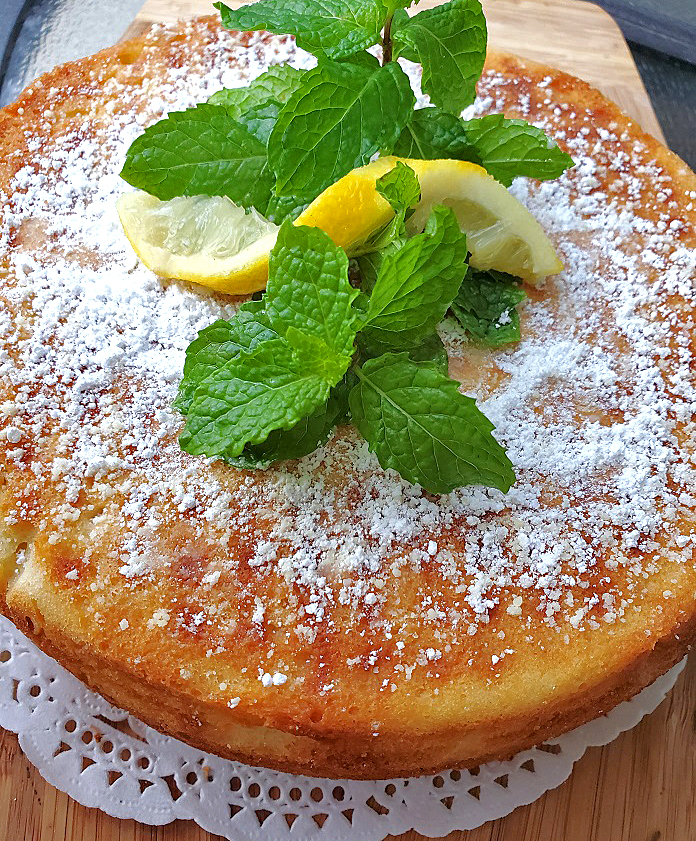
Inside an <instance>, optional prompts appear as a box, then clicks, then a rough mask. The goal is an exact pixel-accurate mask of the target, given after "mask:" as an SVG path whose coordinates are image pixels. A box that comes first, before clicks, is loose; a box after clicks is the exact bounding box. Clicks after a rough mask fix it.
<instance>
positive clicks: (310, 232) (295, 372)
mask: <svg viewBox="0 0 696 841" xmlns="http://www.w3.org/2000/svg"><path fill="white" fill-rule="evenodd" d="M405 178H406V179H408V176H406V174H405V173H403V172H401V173H399V174H398V175H397V177H395V179H394V181H390V180H387V182H386V183H387V185H389V184H390V183H391V184H393V185H394V184H396V183H402V184H404V183H406V181H404V179H405ZM396 192H397V193H398V194H399V196H401V195H404V196H405V197H404V199H403V203H404V204H405V203H407V202H409V201H410V200H412V199H413V198H414V197H415V191H414V190H412V191H411V192H410V193H409V194H404V193H402V191H400V190H398V191H396ZM399 200H400V199H399V198H398V197H396V198H395V202H396V203H398V201H399ZM395 254H396V257H395V258H394V260H393V261H390V260H389V259H387V260H385V262H384V264H383V269H382V271H381V272H380V276H379V278H378V282H377V284H376V285H375V289H374V290H373V292H372V295H371V296H370V298H369V299H368V301H367V304H366V309H365V307H364V306H363V307H362V308H358V307H357V306H356V304H357V299H358V297H359V295H360V294H361V293H359V291H358V290H357V289H354V288H353V287H352V286H351V285H350V283H349V281H348V259H347V257H346V255H345V252H343V250H342V249H340V248H337V247H336V246H335V245H334V244H333V243H332V242H331V240H330V239H329V237H328V236H327V235H326V234H325V233H323V232H322V231H320V230H318V229H317V228H307V227H299V226H295V225H291V224H289V223H287V222H286V223H285V224H284V225H283V226H282V228H281V229H280V232H279V235H278V241H277V243H276V245H275V247H274V248H273V251H272V252H271V259H270V264H269V283H268V288H267V291H266V294H265V295H264V297H263V299H262V300H261V301H254V302H252V303H249V304H246V305H244V306H243V307H242V308H241V309H240V311H239V312H238V314H237V316H236V318H234V319H232V321H231V322H224V321H218V322H215V324H213V325H211V327H209V328H207V329H206V330H204V331H201V333H200V334H199V336H198V338H197V339H196V340H195V341H194V342H192V344H191V346H190V348H189V351H188V355H187V360H186V366H185V372H184V380H183V381H182V385H181V388H180V393H179V398H178V399H177V403H176V405H177V407H178V408H179V409H180V410H181V411H182V412H183V413H185V414H186V416H187V417H186V425H185V427H184V430H183V432H182V433H181V436H180V444H181V447H182V448H183V449H184V450H186V451H187V452H190V453H192V454H195V455H202V454H204V455H208V456H220V457H222V458H224V459H226V460H228V461H230V462H231V463H233V464H235V465H236V466H238V467H263V466H267V465H269V464H271V463H273V462H275V461H277V460H282V459H287V458H299V457H301V456H302V455H306V454H307V453H308V452H311V451H312V450H313V449H315V448H316V447H317V446H319V445H320V444H321V443H323V442H325V441H326V440H327V438H328V436H329V435H330V434H331V430H332V429H333V427H334V425H335V424H336V423H338V422H340V421H341V420H343V419H344V418H345V417H346V412H347V405H348V406H349V409H350V414H351V416H352V419H353V422H354V423H355V424H356V426H357V427H358V429H359V430H360V432H361V433H362V434H363V435H364V436H365V438H366V439H367V440H368V442H369V444H370V447H371V448H372V449H373V450H374V452H375V454H376V455H377V458H378V459H379V461H380V463H381V464H382V465H383V466H384V467H393V468H395V469H397V470H399V472H400V473H401V475H402V476H404V478H406V479H408V480H409V481H411V482H415V483H418V484H420V485H422V487H423V488H425V489H426V490H428V491H430V492H432V493H445V492H448V491H449V490H452V489H453V488H454V487H458V486H459V485H462V484H471V483H479V482H483V483H484V484H488V485H490V486H492V487H498V488H501V489H504V490H506V489H507V487H509V484H510V482H511V481H512V479H511V478H510V477H511V475H512V473H511V468H510V466H509V462H508V461H507V457H506V456H505V454H504V451H503V450H502V448H501V447H500V445H499V444H498V442H497V441H496V440H495V439H494V438H493V436H492V435H491V432H492V429H493V427H492V424H491V423H490V422H489V421H488V420H486V418H485V417H484V416H483V415H482V414H481V413H480V411H479V410H478V409H477V408H476V406H475V403H474V401H473V400H472V399H471V398H468V397H464V396H463V395H461V394H460V393H459V391H458V388H457V383H456V382H454V381H453V380H450V379H449V378H448V377H447V373H446V354H444V353H443V350H444V348H443V347H442V343H441V341H440V339H439V337H438V336H437V334H436V333H435V331H434V327H435V326H436V324H437V323H438V322H439V321H440V320H441V319H442V317H443V315H444V312H445V310H446V309H447V308H448V307H449V306H450V304H451V303H452V299H453V298H454V296H455V295H456V294H457V290H458V289H459V287H460V284H461V277H462V275H463V274H466V271H467V263H466V257H467V251H466V238H465V235H464V234H462V233H461V231H460V230H459V227H458V225H457V224H456V218H455V216H454V214H453V213H452V211H451V210H449V209H448V208H444V207H437V208H435V209H434V210H433V214H432V218H431V221H430V222H429V224H428V227H427V228H426V231H425V232H424V233H423V234H420V235H417V236H415V237H413V238H411V239H410V240H408V241H407V242H406V244H405V245H404V246H402V247H401V249H400V250H399V251H397V252H395ZM399 255H401V256H399ZM363 297H365V296H364V293H363ZM393 347H407V348H408V352H404V353H401V354H393V353H391V352H389V351H390V350H391V348H393ZM385 351H386V352H385ZM370 356H372V357H373V358H372V359H370V358H369V357H370ZM349 368H350V370H348V369H349ZM346 372H348V375H347V376H346ZM403 436H406V437H407V438H408V442H409V443H408V445H407V446H404V444H403V440H402V439H403ZM399 440H401V441H402V443H401V444H398V445H397V442H398V441H399ZM453 454H454V455H453Z"/></svg>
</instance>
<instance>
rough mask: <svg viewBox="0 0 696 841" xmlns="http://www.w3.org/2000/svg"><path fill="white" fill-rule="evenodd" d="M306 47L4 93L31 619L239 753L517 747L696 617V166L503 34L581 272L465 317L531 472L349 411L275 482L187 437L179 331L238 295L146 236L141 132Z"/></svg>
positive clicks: (455, 347) (13, 447) (471, 353)
mask: <svg viewBox="0 0 696 841" xmlns="http://www.w3.org/2000/svg"><path fill="white" fill-rule="evenodd" d="M285 60H289V61H291V62H293V63H295V64H296V65H297V66H301V65H302V63H303V62H304V61H305V60H306V59H305V57H304V56H303V55H302V54H301V53H300V51H297V50H296V49H295V46H294V44H293V41H292V40H291V39H290V38H285V37H276V36H269V35H267V34H253V35H249V34H246V35H245V34H242V35H239V34H236V33H230V32H225V31H223V30H222V29H221V28H220V27H219V24H218V22H216V21H215V19H213V18H203V19H199V20H197V21H193V22H186V23H181V24H179V25H178V26H176V27H172V28H163V27H153V28H152V30H151V31H150V32H149V33H148V34H146V35H145V36H143V37H142V38H140V39H136V40H133V41H130V42H127V43H123V44H120V45H118V46H116V47H113V48H112V49H109V50H106V51H104V52H102V53H100V54H98V55H97V56H94V57H92V58H88V59H84V60H83V61H78V62H75V63H72V64H68V65H65V66H64V67H61V68H58V69H57V70H55V71H53V72H51V73H49V74H46V75H44V76H43V77H41V78H40V79H39V80H38V81H37V82H36V83H34V84H33V85H32V86H31V87H30V88H29V89H28V90H26V91H25V92H24V94H23V95H22V96H21V98H20V99H19V101H18V102H17V103H15V104H14V105H12V106H10V107H9V108H7V109H5V111H4V112H2V114H0V147H1V148H2V155H1V156H0V193H1V194H2V210H1V224H0V273H1V274H2V280H3V282H2V288H1V289H0V297H1V298H2V309H1V311H0V312H1V315H0V333H1V334H2V358H1V359H0V460H1V461H2V473H1V476H2V488H1V489H0V517H1V518H2V519H1V520H0V523H1V524H2V525H1V528H0V551H1V555H0V557H1V558H2V571H3V575H2V586H1V588H0V590H1V593H2V595H1V597H0V603H1V606H2V611H3V613H4V614H5V615H7V616H8V617H10V618H11V619H12V620H13V621H14V622H15V623H16V624H17V625H18V627H20V628H21V629H22V630H23V631H24V632H25V633H27V634H28V635H29V636H30V637H31V638H32V639H33V640H34V641H35V642H36V643H37V644H38V645H39V646H40V647H41V648H42V649H43V650H44V651H46V652H48V653H49V654H51V655H52V656H54V657H55V658H56V659H58V660H59V661H60V662H61V663H62V664H64V665H65V666H66V667H67V668H68V669H70V670H71V671H72V672H74V673H75V674H76V675H77V676H79V677H80V678H81V679H82V680H83V681H84V682H85V683H87V684H88V685H89V686H91V687H93V688H94V689H96V690H97V691H99V692H101V693H102V694H103V695H104V696H106V697H107V698H108V699H110V700H111V701H113V702H114V703H115V704H117V705H118V706H120V707H124V708H126V709H128V710H129V711H131V712H132V713H133V714H135V715H136V716H138V717H140V718H142V719H143V720H145V721H146V722H148V723H149V724H151V725H153V726H154V727H157V728H159V729H160V730H162V731H163V732H166V733H170V734H173V735H175V736H177V737H179V738H181V739H183V740H185V741H187V742H189V743H191V744H194V745H197V746H200V747H201V748H204V749H206V750H210V751H212V752H214V753H217V754H220V755H222V756H226V757H230V758H233V759H237V760H241V761H244V762H248V763H252V764H254V765H262V766H267V767H271V768H279V769H284V770H288V771H293V772H301V773H307V774H312V775H321V776H334V777H350V778H386V777H393V776H396V775H416V774H424V773H429V772H435V771H439V770H442V769H444V768H447V767H454V766H469V767H470V766H473V765H476V764H478V763H480V762H483V761H487V760H491V759H500V758H506V757H509V756H511V755H513V754H514V753H516V752H518V751H520V750H521V749H524V748H526V747H529V746H531V745H534V744H537V743H540V742H541V741H543V740H544V739H547V738H549V737H552V736H554V735H557V734H559V733H562V732H564V731H566V730H569V729H571V728H573V727H575V726H576V725H579V724H581V723H583V722H585V721H588V720H590V719H592V718H594V717H596V716H598V715H599V714H601V713H603V712H605V711H607V710H609V709H611V708H612V707H613V706H615V705H616V704H617V703H619V702H620V701H623V700H625V699H627V698H629V697H631V696H632V695H633V694H634V693H636V692H638V691H639V690H640V689H642V688H643V687H644V686H646V685H647V684H649V683H650V682H651V681H653V680H654V679H655V678H656V677H657V676H658V675H660V674H662V673H663V672H665V671H666V670H667V669H668V668H669V667H670V666H672V665H673V664H674V663H675V662H677V661H678V660H679V659H680V658H681V657H683V656H684V654H685V653H686V651H687V650H688V649H689V646H690V645H691V643H692V641H693V639H694V635H695V633H696V569H695V568H694V548H695V540H696V538H695V529H694V511H695V508H696V497H695V494H696V488H695V477H696V450H695V447H694V438H695V436H694V429H695V427H694V420H695V416H696V388H695V382H694V371H695V370H696V365H695V362H694V337H695V335H696V332H695V327H694V313H695V312H696V309H695V307H694V304H695V303H696V292H695V274H696V231H695V228H694V222H695V220H696V178H695V177H694V175H693V173H691V172H690V171H689V170H688V168H687V167H686V166H685V165H684V164H683V163H682V162H681V161H680V160H679V159H678V158H677V157H676V156H675V155H673V154H672V153H670V152H669V151H668V150H667V149H665V148H664V147H662V146H661V145H660V144H658V143H657V142H656V141H655V140H654V139H653V138H651V137H650V136H648V135H647V134H645V133H644V132H643V131H642V130H641V129H640V128H639V127H638V126H637V125H636V124H635V123H633V122H632V121H631V120H630V119H629V118H628V117H626V116H625V115H624V114H623V113H622V112H621V111H620V110H619V109H618V108H617V107H616V106H615V105H613V104H612V103H611V102H609V101H607V100H606V99H605V98H604V97H603V96H602V95H601V94H599V93H598V92H597V91H596V90H594V89H592V88H591V87H590V86H588V85H587V84H585V83H583V82H581V81H579V80H577V79H574V78H571V77H570V76H568V75H565V74H564V73H561V72H558V71H555V70H552V69H549V68H547V67H543V66H539V65H536V64H532V63H528V62H522V61H520V60H518V59H516V58H513V57H510V56H506V55H499V54H495V53H491V54H489V58H488V62H487V68H486V70H485V71H484V74H483V76H482V79H481V82H480V84H479V95H478V98H477V100H476V103H475V104H474V105H473V106H472V107H471V109H470V113H471V115H480V114H484V113H487V112H489V111H498V112H504V113H505V114H506V115H508V116H511V117H522V118H524V119H527V120H529V121H530V122H532V123H534V124H536V125H539V126H542V127H543V128H544V129H545V130H546V131H547V132H548V133H549V134H550V135H551V136H552V137H554V138H555V139H557V140H558V142H559V143H560V144H561V145H562V146H563V147H564V148H565V149H567V150H568V151H569V152H570V153H571V154H572V156H573V158H574V160H575V162H576V165H575V167H574V168H573V169H571V170H569V171H568V172H567V173H565V174H564V175H563V176H562V177H561V178H560V179H558V180H557V181H553V182H546V183H538V182H536V181H531V180H526V179H518V180H517V181H515V183H514V184H513V186H512V188H511V191H512V194H513V195H514V196H516V197H517V198H518V199H519V200H521V201H522V203H523V204H524V205H525V206H526V207H527V208H528V209H529V210H530V211H531V213H532V215H533V216H534V217H535V218H536V219H537V220H538V222H539V223H540V224H541V225H542V227H543V228H544V230H545V231H546V233H547V234H548V236H549V237H550V238H551V240H552V241H553V243H554V246H555V247H556V249H557V251H558V253H559V255H560V257H561V259H562V261H563V263H564V266H565V269H564V271H563V272H562V273H560V274H558V275H556V276H554V277H552V278H550V279H548V280H547V281H546V283H545V284H543V285H541V286H540V287H538V288H537V287H535V288H532V287H530V288H529V290H528V294H529V298H528V300H527V301H526V303H525V304H524V305H523V306H522V309H521V317H522V322H523V339H522V341H521V342H520V343H519V344H517V345H513V346H510V347H507V348H500V349H496V350H486V349H481V348H480V347H477V346H474V345H472V344H470V343H468V342H467V341H466V339H465V338H464V337H463V335H462V333H461V332H459V331H457V330H456V329H455V328H454V327H450V326H447V323H445V327H443V328H442V338H443V340H444V342H445V345H446V347H447V350H448V354H449V364H450V372H451V374H452V375H453V376H455V377H456V378H458V379H459V380H460V381H461V383H462V389H463V391H464V392H466V393H467V394H470V395H472V396H475V397H477V399H478V401H479V405H481V406H482V408H483V409H484V410H485V412H486V415H487V416H488V417H489V418H490V419H491V420H492V421H493V423H494V424H495V426H496V436H497V437H498V439H499V440H500V441H501V442H502V443H503V444H504V445H505V447H506V448H507V452H508V455H509V456H510V458H511V460H512V462H513V464H514V467H515V471H516V474H517V481H516V483H515V485H514V486H513V487H512V489H511V490H510V492H509V493H507V494H503V493H501V492H500V491H497V490H492V489H485V488H481V487H467V488H462V489H459V490H456V491H454V492H452V493H450V494H447V495H444V496H433V495H429V494H426V493H424V492H423V491H422V490H421V489H420V488H418V487H416V486H413V485H410V484H409V483H408V482H405V481H403V480H401V479H400V478H399V476H398V475H397V474H396V473H394V472H391V471H390V472H386V473H385V471H383V470H382V469H381V468H380V466H379V464H378V463H377V461H376V459H375V457H374V456H373V454H371V453H370V452H369V450H368V449H367V445H366V444H365V442H363V441H362V440H361V439H359V438H358V437H357V435H356V433H355V432H354V430H352V429H351V428H349V427H341V428H339V430H338V431H337V432H336V433H335V434H334V436H333V437H332V439H331V440H330V441H329V443H328V444H327V445H326V446H325V447H323V448H321V449H319V450H317V451H316V452H315V453H313V454H312V455H310V456H307V457H305V458H303V459H301V460H299V461H296V462H286V463H282V464H280V465H278V466H276V467H272V468H270V469H268V470H266V471H263V472H259V471H244V470H238V469H235V468H233V467H231V466H229V465H226V464H225V463H223V462H221V461H216V460H211V459H204V458H196V457H192V456H189V455H188V454H186V453H184V452H182V451H181V449H180V447H179V445H178V442H177V436H178V433H179V431H180V430H181V427H182V424H183V420H182V418H181V416H180V415H178V414H177V413H176V412H175V411H174V410H173V409H172V408H171V404H172V400H173V398H174V397H175V395H176V389H177V384H178V381H179V378H180V375H181V370H182V366H183V359H184V351H185V349H186V347H187V345H188V344H189V342H190V341H191V340H192V339H193V338H195V336H196V333H197V331H198V330H200V329H202V328H203V327H205V326H207V325H208V324H210V323H211V322H212V321H214V320H215V319H216V318H219V317H229V316H231V315H232V314H233V313H234V312H235V310H236V308H237V306H238V305H239V303H240V301H241V300H243V299H241V298H237V299H235V298H232V297H228V296H225V295H222V294H220V293H218V292H213V291H210V290H206V289H204V288H203V287H201V286H197V285H193V284H189V283H186V282H182V281H177V280H172V279H164V278H161V277H158V276H157V275H156V274H155V273H154V272H152V271H151V270H149V269H148V268H146V267H145V266H144V265H143V264H142V263H141V262H140V261H139V260H138V258H137V257H136V256H135V255H134V253H133V250H132V249H131V247H130V245H129V243H128V240H127V239H126V237H125V235H124V233H123V230H122V228H121V225H120V223H119V219H118V215H117V210H116V202H117V200H118V198H119V197H120V196H121V195H123V194H125V193H129V192H130V188H129V187H128V185H126V184H125V183H124V182H123V181H122V180H121V179H120V178H119V172H120V169H121V166H122V164H123V160H124V157H125V153H126V150H127V149H128V146H129V144H130V142H131V141H132V140H133V139H134V138H135V137H136V136H137V135H139V134H140V133H141V132H142V130H143V128H144V127H145V126H147V125H149V124H151V123H152V122H154V121H156V120H158V119H160V118H161V117H163V116H164V115H165V114H166V113H167V112H169V111H172V110H176V109H181V108H185V107H188V106H190V105H192V104H194V103H195V102H199V101H202V100H204V99H205V98H206V97H208V96H210V95H211V94H212V93H213V92H215V91H216V90H218V89H220V88H221V87H225V86H227V87H229V86H235V85H239V84H244V83H245V82H246V81H247V80H249V79H250V78H252V77H254V76H256V75H258V74H259V73H261V72H262V71H263V70H264V69H265V68H266V67H267V66H268V65H269V63H275V62H279V61H285ZM408 69H409V74H410V75H411V77H412V80H413V83H414V87H415V89H416V90H417V91H418V89H419V88H418V82H419V76H418V68H417V66H415V65H408ZM421 101H423V100H421ZM162 274H164V275H166V274H167V272H166V271H162Z"/></svg>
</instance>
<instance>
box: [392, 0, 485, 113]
mask: <svg viewBox="0 0 696 841" xmlns="http://www.w3.org/2000/svg"><path fill="white" fill-rule="evenodd" d="M392 37H393V39H394V46H395V49H396V52H397V55H399V56H403V57H404V58H408V59H410V60H411V61H418V62H420V63H421V65H422V67H423V77H422V86H423V91H424V92H425V93H427V94H428V96H429V97H430V99H431V101H432V102H433V103H434V104H435V105H439V106H440V107H441V108H444V109H445V110H446V111H451V112H452V113H454V114H460V113H461V111H462V110H463V109H464V108H466V107H467V105H471V103H472V102H473V101H474V98H475V96H476V82H477V81H478V79H479V76H480V75H481V71H482V70H483V62H484V60H485V58H486V19H485V17H484V15H483V10H482V9H481V4H480V2H479V0H450V2H449V3H444V4H443V5H441V6H436V7H435V8H434V9H425V10H424V11H422V12H419V13H418V14H417V15H414V16H413V17H411V18H409V17H408V16H407V15H405V14H402V15H397V16H395V18H394V24H393V26H392Z"/></svg>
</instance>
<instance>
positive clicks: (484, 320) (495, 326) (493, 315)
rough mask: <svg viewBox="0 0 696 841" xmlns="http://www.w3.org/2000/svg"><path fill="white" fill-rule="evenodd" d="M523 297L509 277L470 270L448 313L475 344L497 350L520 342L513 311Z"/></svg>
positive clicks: (522, 293) (517, 322)
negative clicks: (502, 346)
mask: <svg viewBox="0 0 696 841" xmlns="http://www.w3.org/2000/svg"><path fill="white" fill-rule="evenodd" d="M526 297H527V296H526V295H525V293H524V292H523V291H522V290H521V289H520V287H519V285H518V284H517V282H516V278H513V277H512V276H511V275H508V274H505V273H503V272H496V271H488V272H480V271H476V270H475V269H470V270H469V273H468V274H467V276H466V277H465V278H464V281H463V283H462V285H461V288H460V290H459V293H458V294H457V297H456V298H455V299H454V301H453V302H452V307H451V309H452V312H453V313H454V315H455V317H456V319H457V321H459V323H460V324H461V325H462V327H463V328H464V329H465V330H466V332H467V333H468V334H469V335H470V336H471V337H472V338H473V339H474V340H475V341H478V342H481V343H482V344H484V345H487V346H488V347H499V346H500V345H506V344H510V343H511V342H518V341H519V340H520V316H519V313H518V312H517V309H516V308H517V305H518V304H519V303H520V302H521V301H523V300H524V299H525V298H526Z"/></svg>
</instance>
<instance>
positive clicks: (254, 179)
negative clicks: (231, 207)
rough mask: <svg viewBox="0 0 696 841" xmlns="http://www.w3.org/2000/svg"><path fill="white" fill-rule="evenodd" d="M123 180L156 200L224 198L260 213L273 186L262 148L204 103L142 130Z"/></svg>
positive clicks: (220, 111) (129, 155)
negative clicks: (200, 196)
mask: <svg viewBox="0 0 696 841" xmlns="http://www.w3.org/2000/svg"><path fill="white" fill-rule="evenodd" d="M121 177H122V178H124V179H125V180H126V181H127V182H128V183H129V184H132V185H133V187H137V188H139V189H141V190H145V191H146V192H148V193H151V194H152V195H153V196H157V198H158V199H162V200H167V199H173V198H175V197H176V196H198V195H205V196H227V197H228V198H230V199H231V200H232V201H233V202H235V204H240V205H242V206H243V207H246V208H248V207H256V208H257V209H259V210H261V212H262V213H263V210H264V209H265V207H266V206H267V205H268V201H269V198H270V196H271V190H272V187H273V175H272V173H271V171H270V170H269V168H268V166H267V159H266V147H265V144H264V143H262V142H261V141H260V140H259V139H258V138H256V137H254V135H253V134H252V133H251V132H249V131H248V130H247V129H246V128H245V127H244V126H243V125H241V124H240V123H238V122H237V121H236V120H233V119H232V117H230V115H229V114H228V113H227V111H226V110H225V109H224V108H222V107H221V106H217V105H207V104H203V105H197V106H196V107H195V108H189V109H188V111H175V112H173V113H171V114H169V116H168V117H167V118H166V119H164V120H160V122H158V123H155V124H154V125H153V126H150V128H148V129H146V130H145V132H144V134H141V135H140V137H138V138H136V140H134V141H133V143H132V144H131V147H130V149H129V150H128V153H127V155H126V162H125V164H124V167H123V170H122V172H121Z"/></svg>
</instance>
